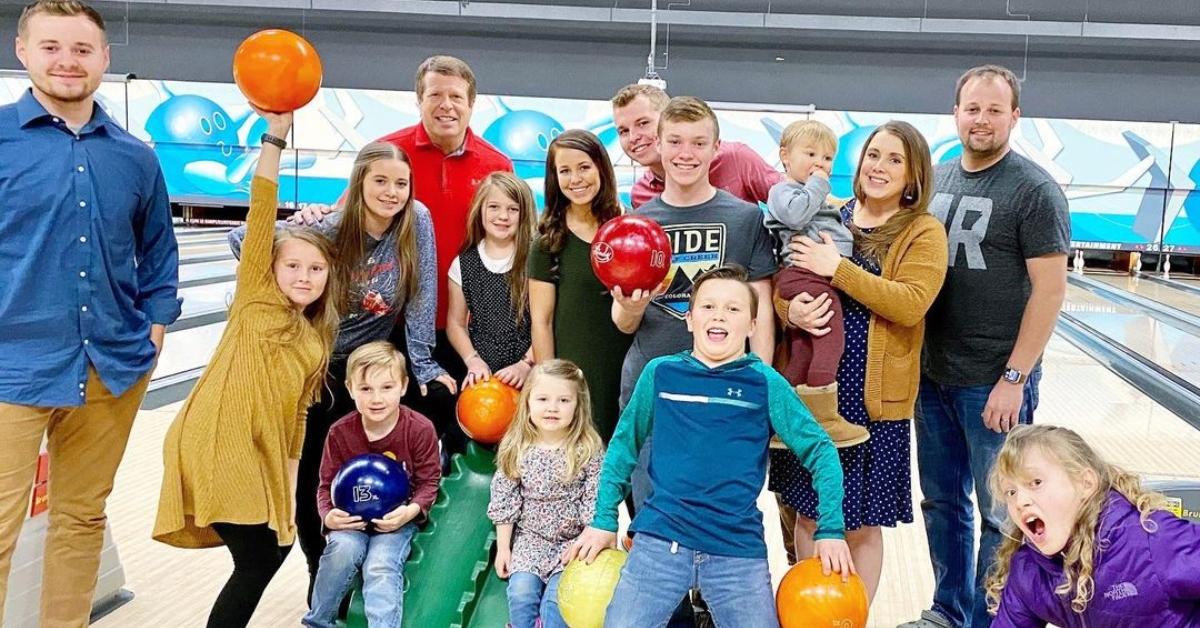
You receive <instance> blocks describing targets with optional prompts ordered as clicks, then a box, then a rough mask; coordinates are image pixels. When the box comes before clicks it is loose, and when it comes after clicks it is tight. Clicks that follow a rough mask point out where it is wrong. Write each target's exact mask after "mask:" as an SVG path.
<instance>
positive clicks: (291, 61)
mask: <svg viewBox="0 0 1200 628" xmlns="http://www.w3.org/2000/svg"><path fill="white" fill-rule="evenodd" d="M233 80H234V81H235V82H236V83H237V86H238V88H239V89H241V90H242V93H243V94H245V95H246V99H247V100H249V101H250V103H251V104H253V105H254V106H255V107H258V108H259V109H263V110H265V111H270V112H272V113H286V112H289V111H295V110H297V109H299V108H301V107H303V106H304V105H307V104H308V102H309V101H310V100H312V99H313V97H314V96H316V95H317V90H318V89H320V88H321V58H320V57H319V56H317V51H316V49H315V48H313V47H312V44H310V43H308V41H306V40H305V39H304V38H303V37H301V36H299V35H297V34H295V33H293V32H291V31H285V30H278V29H270V30H265V31H259V32H257V33H254V34H253V35H251V36H249V37H247V38H246V40H245V41H243V42H242V45H240V46H238V49H237V52H235V53H234V54H233Z"/></svg>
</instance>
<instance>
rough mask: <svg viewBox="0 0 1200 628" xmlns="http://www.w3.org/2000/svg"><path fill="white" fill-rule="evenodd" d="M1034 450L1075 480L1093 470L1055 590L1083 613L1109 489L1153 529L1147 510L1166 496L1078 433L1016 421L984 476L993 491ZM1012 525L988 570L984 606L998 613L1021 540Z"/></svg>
mask: <svg viewBox="0 0 1200 628" xmlns="http://www.w3.org/2000/svg"><path fill="white" fill-rule="evenodd" d="M1033 450H1036V451H1038V452H1041V453H1043V454H1045V455H1046V456H1047V457H1048V458H1050V459H1051V460H1053V461H1054V462H1056V463H1057V464H1059V465H1061V466H1062V468H1063V470H1064V471H1066V473H1067V475H1068V476H1071V477H1073V478H1077V477H1080V476H1082V475H1083V474H1084V473H1085V472H1087V471H1088V470H1091V471H1092V472H1093V473H1095V474H1096V480H1097V482H1096V489H1095V490H1094V491H1093V492H1092V493H1091V494H1089V495H1087V496H1086V497H1085V498H1084V500H1083V504H1082V505H1081V506H1080V509H1079V517H1078V518H1077V519H1076V520H1075V524H1074V525H1073V526H1072V528H1071V536H1070V539H1069V540H1068V541H1067V545H1066V547H1064V548H1063V550H1062V559H1063V574H1064V575H1065V576H1066V579H1065V580H1064V581H1063V582H1062V583H1061V584H1059V585H1058V586H1057V587H1055V588H1054V592H1055V593H1056V594H1058V595H1060V596H1063V597H1066V596H1068V595H1071V594H1074V597H1073V598H1072V599H1071V610H1073V611H1075V612H1076V613H1080V614H1082V613H1083V611H1084V610H1085V609H1086V608H1087V605H1088V603H1089V602H1091V600H1092V596H1093V594H1094V593H1095V586H1096V584H1095V582H1094V581H1093V579H1092V577H1093V573H1094V571H1095V568H1096V528H1097V527H1098V525H1099V523H1100V514H1101V512H1102V511H1103V510H1104V504H1105V503H1106V501H1107V500H1108V493H1109V491H1110V490H1116V491H1117V492H1118V493H1120V494H1122V495H1124V496H1125V498H1126V499H1128V500H1129V501H1130V503H1132V504H1133V505H1134V506H1135V507H1137V509H1138V512H1139V513H1141V522H1142V527H1143V528H1145V529H1146V531H1148V532H1153V531H1154V529H1155V528H1154V522H1153V521H1150V519H1149V517H1150V513H1152V512H1154V511H1155V510H1165V509H1166V498H1165V497H1163V496H1162V494H1160V493H1156V492H1154V491H1149V490H1146V489H1143V488H1142V482H1141V480H1140V479H1139V478H1138V476H1136V475H1134V474H1132V473H1129V472H1128V471H1125V470H1124V469H1121V468H1120V467H1117V466H1115V465H1111V464H1109V463H1107V462H1105V461H1104V460H1103V459H1102V458H1101V457H1100V456H1099V455H1097V454H1096V451H1095V450H1094V449H1092V448H1091V446H1090V445H1088V444H1087V442H1086V441H1084V440H1083V438H1082V437H1080V436H1079V434H1076V433H1075V432H1073V431H1071V430H1069V429H1067V428H1065V427H1057V426H1054V425H1019V426H1017V427H1015V428H1013V430H1012V432H1010V433H1009V434H1008V438H1007V439H1006V440H1005V441H1004V446H1003V447H1002V448H1001V449H1000V453H999V454H997V456H996V463H995V465H994V466H993V467H992V472H991V475H990V476H989V477H988V485H989V486H990V487H991V490H992V495H1002V494H1003V483H1004V482H1005V481H1006V480H1008V481H1011V480H1013V479H1017V478H1020V477H1022V476H1023V475H1024V472H1023V468H1024V460H1025V456H1026V454H1028V453H1029V452H1030V451H1033ZM1022 537H1023V535H1022V533H1021V531H1020V530H1019V529H1018V528H1017V526H1016V523H1014V522H1013V521H1011V520H1009V521H1006V522H1005V529H1004V540H1003V541H1002V542H1001V544H1000V547H999V549H997V550H996V562H995V563H994V564H993V565H992V568H991V569H990V570H989V572H988V577H987V584H986V586H985V590H986V591H987V601H988V610H989V611H991V612H992V613H996V612H997V610H998V609H999V608H1000V598H1001V596H1002V595H1003V593H1004V587H1005V585H1006V584H1007V583H1008V574H1009V570H1010V569H1011V568H1012V559H1013V555H1014V554H1016V552H1017V550H1018V549H1019V548H1020V547H1021V545H1022V544H1023V543H1024V541H1023V538H1022Z"/></svg>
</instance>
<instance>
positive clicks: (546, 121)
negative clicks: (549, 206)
mask: <svg viewBox="0 0 1200 628" xmlns="http://www.w3.org/2000/svg"><path fill="white" fill-rule="evenodd" d="M496 102H497V103H498V104H499V105H500V107H501V108H503V109H504V113H503V114H501V115H500V117H498V118H496V119H495V120H493V121H492V123H491V124H489V125H488V127H487V129H486V130H485V131H484V132H483V139H484V140H487V142H488V143H490V144H491V145H492V146H495V147H496V148H498V149H499V150H500V152H502V153H504V154H505V155H508V158H509V159H511V160H512V162H513V172H514V173H515V174H516V175H517V176H518V177H520V178H522V179H524V180H525V183H528V184H529V187H530V188H531V189H532V190H533V196H534V203H535V204H536V206H537V207H541V206H542V205H543V204H544V201H545V198H544V196H545V190H544V179H545V174H546V153H547V151H549V150H550V142H552V141H554V138H556V137H558V136H559V134H560V133H562V132H563V131H564V130H565V129H564V128H563V125H562V123H561V122H559V121H558V120H555V119H554V118H552V117H550V116H548V115H546V114H545V113H542V112H540V111H533V110H531V109H517V110H514V109H510V108H509V107H508V105H507V104H505V103H504V100H503V99H501V98H497V99H496Z"/></svg>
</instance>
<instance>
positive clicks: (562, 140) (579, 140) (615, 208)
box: [538, 129, 621, 255]
mask: <svg viewBox="0 0 1200 628" xmlns="http://www.w3.org/2000/svg"><path fill="white" fill-rule="evenodd" d="M564 148H573V149H575V150H577V151H581V152H583V153H586V154H587V156H588V157H590V158H591V160H592V163H593V164H595V165H596V169H597V170H599V171H600V191H599V192H597V193H596V198H593V199H592V217H594V218H595V219H596V224H597V225H602V224H604V223H606V222H608V220H609V219H611V218H616V217H617V216H620V215H621V202H620V201H619V200H617V175H616V173H614V172H613V166H612V161H611V160H610V159H609V158H608V151H607V150H605V149H604V144H602V143H600V138H598V137H596V135H595V134H594V133H592V132H591V131H584V130H583V129H570V130H568V131H563V132H562V133H560V134H559V136H558V137H556V138H554V141H552V142H550V149H549V150H548V151H547V153H546V179H545V182H546V190H545V193H546V194H545V196H546V207H545V209H544V210H543V211H542V219H541V222H539V223H538V233H539V234H541V246H542V248H543V250H545V251H546V252H547V253H550V254H553V255H557V254H558V253H561V252H562V250H563V246H565V245H566V241H567V209H568V208H570V207H571V201H570V200H569V199H567V197H566V195H565V194H563V191H562V188H560V187H559V185H558V166H557V164H556V163H555V157H556V156H557V155H558V151H559V150H560V149H564Z"/></svg>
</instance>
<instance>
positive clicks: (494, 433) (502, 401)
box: [458, 377, 518, 445]
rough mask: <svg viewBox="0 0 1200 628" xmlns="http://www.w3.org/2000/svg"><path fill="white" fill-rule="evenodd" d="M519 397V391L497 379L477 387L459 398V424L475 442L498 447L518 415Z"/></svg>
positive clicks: (466, 390) (466, 391)
mask: <svg viewBox="0 0 1200 628" xmlns="http://www.w3.org/2000/svg"><path fill="white" fill-rule="evenodd" d="M517 396H518V393H517V389H515V388H513V387H512V386H509V385H508V384H505V383H504V382H502V381H500V380H498V379H496V378H495V377H493V378H491V379H489V380H488V381H486V382H479V383H478V384H474V385H472V386H470V387H468V388H467V389H465V390H463V391H462V393H460V394H459V395H458V424H459V425H460V426H462V429H463V431H464V432H466V434H467V436H470V437H471V438H472V439H474V440H476V441H478V442H480V443H483V444H485V445H494V444H496V443H498V442H500V439H501V438H504V432H505V431H507V430H508V424H509V423H512V420H513V416H515V415H516V414H517Z"/></svg>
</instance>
